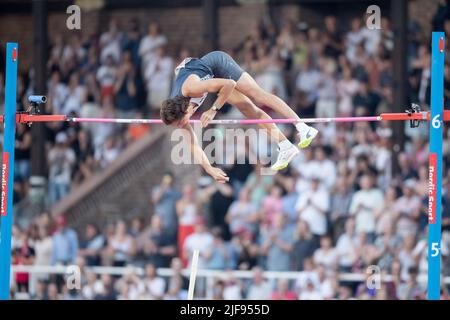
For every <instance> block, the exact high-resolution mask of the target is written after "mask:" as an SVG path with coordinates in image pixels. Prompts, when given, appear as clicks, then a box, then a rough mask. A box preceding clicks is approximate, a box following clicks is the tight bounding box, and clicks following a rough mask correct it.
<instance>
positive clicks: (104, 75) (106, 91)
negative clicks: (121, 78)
mask: <svg viewBox="0 0 450 320" xmlns="http://www.w3.org/2000/svg"><path fill="white" fill-rule="evenodd" d="M116 65H117V64H116V62H115V61H114V58H113V56H112V55H109V56H108V57H106V59H105V62H104V63H103V64H102V66H101V67H100V68H98V71H97V81H98V83H99V84H100V92H101V98H102V101H103V99H104V98H105V97H111V96H113V94H114V82H115V80H116V75H117V67H116Z"/></svg>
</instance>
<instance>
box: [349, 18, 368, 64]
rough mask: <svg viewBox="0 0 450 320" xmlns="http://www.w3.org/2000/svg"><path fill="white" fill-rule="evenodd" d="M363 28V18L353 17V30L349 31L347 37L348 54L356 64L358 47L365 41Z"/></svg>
mask: <svg viewBox="0 0 450 320" xmlns="http://www.w3.org/2000/svg"><path fill="white" fill-rule="evenodd" d="M362 29H363V28H361V19H360V18H353V19H352V23H351V30H350V31H349V32H348V33H347V38H346V40H347V41H346V47H347V51H346V56H347V59H348V60H349V61H350V63H352V64H355V62H356V57H357V55H356V52H357V50H356V49H357V47H358V46H359V45H360V44H361V43H362V42H363V41H364V33H363V31H362Z"/></svg>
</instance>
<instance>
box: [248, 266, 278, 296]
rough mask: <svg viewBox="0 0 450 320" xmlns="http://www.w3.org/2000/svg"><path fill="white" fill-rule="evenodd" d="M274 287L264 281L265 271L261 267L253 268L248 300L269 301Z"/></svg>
mask: <svg viewBox="0 0 450 320" xmlns="http://www.w3.org/2000/svg"><path fill="white" fill-rule="evenodd" d="M271 292H272V286H271V285H270V282H269V281H267V280H265V279H264V275H263V271H262V269H261V268H260V267H253V278H252V282H251V284H250V286H249V289H248V292H247V297H246V298H247V299H248V300H269V298H270V293H271Z"/></svg>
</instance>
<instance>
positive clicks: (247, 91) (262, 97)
mask: <svg viewBox="0 0 450 320" xmlns="http://www.w3.org/2000/svg"><path fill="white" fill-rule="evenodd" d="M236 89H237V90H238V91H240V92H242V93H243V94H244V95H246V96H247V97H249V98H250V99H251V100H252V101H254V102H255V103H256V104H257V105H264V106H267V107H269V108H271V109H272V110H274V111H275V112H277V113H279V114H281V115H282V116H284V117H285V118H288V119H297V120H300V117H299V116H298V115H297V114H296V113H295V112H294V110H292V109H291V108H290V107H289V106H288V105H287V104H286V102H284V101H283V100H282V99H280V98H279V97H277V96H276V95H274V94H271V93H269V92H267V91H265V90H263V89H262V88H261V87H260V86H259V85H258V84H257V83H256V81H255V80H254V79H253V78H252V77H251V76H250V75H249V74H248V73H247V72H244V73H243V74H242V76H241V77H240V78H239V80H238V81H237V83H236ZM295 127H296V128H297V130H298V132H299V133H300V143H299V146H300V147H301V148H305V147H307V146H308V145H309V144H310V143H311V142H312V140H313V139H314V138H315V136H316V135H317V133H318V131H317V130H316V129H314V128H312V127H310V126H308V125H306V124H305V123H303V122H298V123H297V124H295Z"/></svg>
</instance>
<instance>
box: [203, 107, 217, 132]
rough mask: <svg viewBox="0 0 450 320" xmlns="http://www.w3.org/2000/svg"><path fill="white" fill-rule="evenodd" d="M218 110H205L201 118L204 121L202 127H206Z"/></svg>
mask: <svg viewBox="0 0 450 320" xmlns="http://www.w3.org/2000/svg"><path fill="white" fill-rule="evenodd" d="M216 114H217V111H214V110H212V109H209V110H208V111H205V112H203V114H202V116H201V118H200V120H201V122H202V127H203V128H204V127H206V126H207V125H208V124H209V122H210V121H211V120H212V119H214V117H215V116H216Z"/></svg>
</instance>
